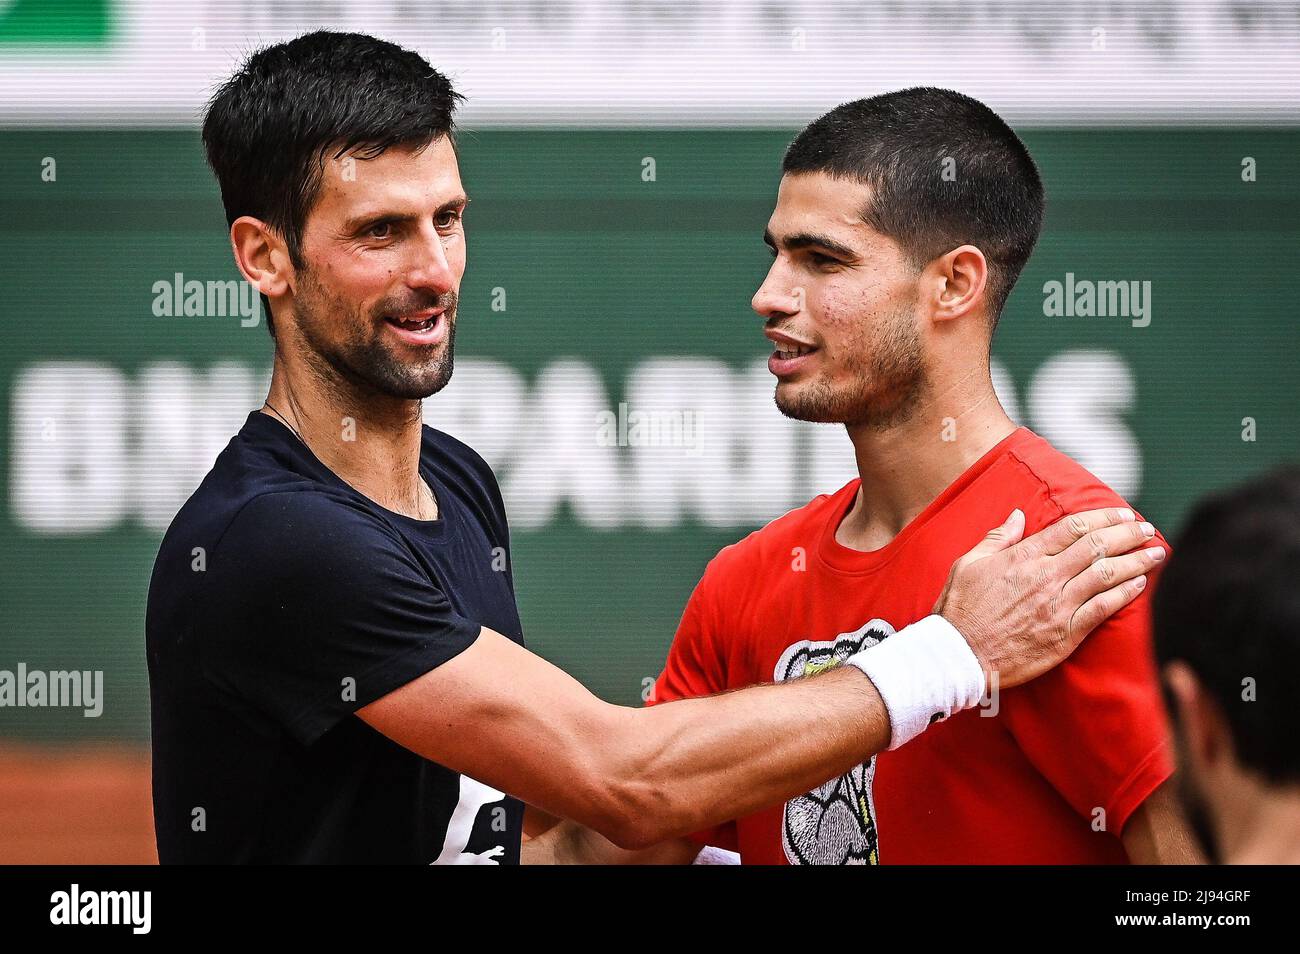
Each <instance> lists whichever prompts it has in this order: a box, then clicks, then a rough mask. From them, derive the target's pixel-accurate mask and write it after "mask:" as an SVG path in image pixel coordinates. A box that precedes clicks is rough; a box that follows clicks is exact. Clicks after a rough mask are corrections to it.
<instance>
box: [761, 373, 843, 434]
mask: <svg viewBox="0 0 1300 954" xmlns="http://www.w3.org/2000/svg"><path fill="white" fill-rule="evenodd" d="M775 398H776V409H777V410H778V411H780V412H781V413H782V414H784V415H785V416H786V417H788V418H790V419H791V420H795V421H808V422H809V423H812V424H843V423H844V422H845V421H846V420H848V417H846V416H845V415H844V414H843V410H842V408H839V407H838V406H837V405H836V402H834V401H833V400H831V399H830V396H829V395H826V394H817V393H809V389H808V388H807V387H803V388H800V387H798V386H796V385H793V384H788V383H785V382H782V383H779V384H777V386H776V395H775Z"/></svg>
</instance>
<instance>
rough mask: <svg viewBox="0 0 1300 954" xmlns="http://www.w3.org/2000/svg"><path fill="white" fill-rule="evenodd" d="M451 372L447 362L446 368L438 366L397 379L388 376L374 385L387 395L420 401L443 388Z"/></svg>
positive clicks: (448, 380) (449, 379) (449, 378)
mask: <svg viewBox="0 0 1300 954" xmlns="http://www.w3.org/2000/svg"><path fill="white" fill-rule="evenodd" d="M451 372H452V368H451V363H450V362H448V363H447V366H446V368H439V369H438V370H437V371H435V372H433V373H430V374H422V375H416V376H413V377H403V378H399V379H392V378H390V379H388V380H385V381H382V382H376V383H375V387H376V388H377V390H379V391H382V392H383V393H384V394H387V395H388V396H389V397H395V398H401V399H402V400H405V401H422V400H424V399H425V398H427V397H433V396H434V395H435V394H437V393H438V392H439V391H441V390H442V389H443V388H445V387H446V386H447V384H448V383H449V382H450V381H451Z"/></svg>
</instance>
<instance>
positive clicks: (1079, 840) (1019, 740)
mask: <svg viewBox="0 0 1300 954" xmlns="http://www.w3.org/2000/svg"><path fill="white" fill-rule="evenodd" d="M858 484H859V481H857V480H854V481H852V482H851V483H849V484H848V485H847V486H845V487H844V488H843V489H842V490H840V491H839V492H837V493H835V494H831V495H829V496H821V497H818V498H817V499H816V500H813V501H812V502H811V503H809V504H808V505H807V506H805V507H801V508H800V509H798V510H793V511H791V512H790V513H787V514H786V515H785V516H783V517H780V518H778V519H777V520H775V521H773V522H772V523H770V524H768V525H767V526H766V527H764V528H763V529H761V530H758V531H756V532H754V533H752V534H750V535H749V536H748V537H746V538H745V539H744V540H742V541H740V542H739V543H737V544H734V545H732V546H729V547H727V548H725V549H724V550H722V552H720V553H719V554H718V555H717V556H716V557H715V558H714V559H713V561H712V562H710V564H709V566H708V569H707V570H706V571H705V573H704V577H703V579H701V580H700V582H699V584H698V585H697V586H696V588H695V592H694V593H693V594H692V595H691V599H690V602H689V603H688V604H687V606H686V609H685V611H684V613H683V615H682V621H681V625H680V626H679V627H678V630H677V635H676V638H675V640H674V642H673V645H672V648H671V650H670V651H669V654H668V661H667V664H666V667H665V669H664V672H663V674H662V675H661V676H660V677H659V681H658V683H657V684H656V686H655V693H654V697H653V700H652V701H654V702H668V701H671V700H673V699H680V698H684V697H690V696H700V695H708V694H711V693H716V692H721V691H723V690H726V689H733V688H739V687H742V686H747V685H752V684H754V683H760V682H772V681H778V682H779V681H782V680H784V679H788V678H791V677H793V676H797V675H801V674H806V673H812V672H815V671H818V670H820V669H824V668H827V666H830V665H838V664H839V663H841V662H842V661H843V660H844V659H845V658H846V657H847V656H849V655H851V654H852V653H854V652H856V651H857V650H858V649H859V648H861V647H863V646H865V645H869V644H870V643H871V641H872V640H876V639H882V638H887V637H888V636H889V635H890V634H892V633H894V632H895V631H897V630H901V629H902V628H903V627H904V626H905V625H907V624H908V623H913V622H915V621H917V620H919V619H921V618H923V617H925V616H927V615H929V614H930V612H931V610H932V609H933V607H934V603H935V600H936V599H937V598H938V596H939V592H940V590H942V589H943V584H944V581H945V580H946V579H947V577H948V571H949V569H950V568H951V566H952V564H953V561H954V560H956V559H957V558H958V557H959V556H961V555H962V554H963V553H965V552H966V551H968V550H969V549H971V547H973V546H974V545H975V544H976V543H978V542H979V540H980V539H981V538H982V537H983V536H984V534H985V533H987V532H988V531H989V530H990V529H991V528H993V527H995V526H998V525H999V524H1000V523H1002V521H1003V520H1005V519H1006V517H1007V514H1009V513H1010V512H1011V511H1012V509H1014V508H1016V507H1019V508H1020V509H1021V510H1023V511H1024V512H1025V517H1026V535H1028V534H1030V533H1033V532H1035V531H1037V530H1040V529H1042V528H1043V527H1045V526H1048V525H1049V524H1051V523H1054V522H1055V521H1056V520H1058V519H1059V518H1060V517H1062V516H1064V515H1065V514H1067V513H1072V512H1077V511H1080V510H1091V509H1094V508H1097V507H1108V506H1122V505H1125V504H1124V502H1123V501H1122V500H1121V499H1120V498H1119V496H1118V495H1116V494H1115V493H1114V491H1112V490H1110V489H1109V488H1108V487H1106V486H1105V485H1104V484H1102V483H1101V482H1100V481H1099V480H1098V479H1097V478H1096V477H1094V476H1093V475H1092V474H1090V473H1088V472H1087V471H1086V470H1084V469H1083V468H1082V467H1080V466H1079V465H1078V464H1076V463H1074V461H1072V460H1070V459H1069V458H1068V457H1066V456H1065V455H1063V454H1061V453H1060V452H1058V451H1057V450H1055V449H1054V448H1053V447H1052V446H1051V445H1050V444H1048V443H1047V442H1046V441H1045V440H1043V439H1042V438H1041V437H1039V436H1038V435H1036V434H1034V433H1033V432H1031V431H1029V430H1027V429H1025V428H1020V429H1019V430H1017V431H1016V432H1015V433H1013V434H1011V435H1010V436H1009V437H1007V438H1006V439H1005V440H1003V441H1002V442H1001V443H999V444H998V445H997V446H996V447H994V448H993V449H992V450H990V451H989V452H988V453H987V454H986V455H985V456H984V457H982V458H981V459H980V460H979V461H978V462H977V463H975V464H974V465H973V466H972V467H970V468H969V469H968V470H967V471H966V472H965V473H963V474H962V475H961V476H960V477H959V478H957V480H956V481H955V482H954V483H953V484H952V485H951V486H949V487H948V488H947V489H946V490H945V491H944V492H943V493H941V494H940V495H939V496H938V497H937V498H935V500H934V501H932V502H931V503H930V505H929V506H928V507H926V508H925V510H924V511H922V513H921V514H920V515H919V516H918V517H917V518H916V519H915V520H913V521H912V522H911V523H909V524H908V525H907V526H906V527H905V528H904V529H903V531H902V532H901V533H900V534H899V535H898V536H897V537H895V538H894V539H893V540H892V541H891V542H890V543H889V544H888V545H887V546H885V547H882V548H881V549H879V550H874V551H872V552H869V553H867V552H862V551H858V550H852V549H849V548H847V547H844V546H842V545H841V544H839V543H837V542H836V540H835V531H836V529H837V528H838V526H839V524H840V522H841V521H842V520H843V518H844V516H845V514H847V513H848V511H849V509H850V508H851V507H852V505H853V502H854V498H855V496H856V495H857V491H858ZM1159 542H1160V543H1161V544H1163V545H1165V546H1166V547H1167V546H1168V544H1166V543H1165V541H1164V540H1163V538H1160V539H1159ZM1150 592H1151V587H1150V586H1148V588H1147V590H1146V591H1144V592H1143V594H1142V596H1140V597H1139V598H1138V599H1137V600H1135V601H1134V602H1133V603H1131V604H1130V605H1129V606H1127V607H1125V608H1124V609H1123V610H1121V611H1120V612H1119V613H1117V614H1116V615H1115V616H1113V617H1112V618H1111V619H1110V620H1108V621H1107V622H1106V623H1105V624H1103V625H1102V626H1100V627H1099V628H1098V629H1097V630H1095V631H1094V632H1093V633H1092V634H1091V635H1090V636H1089V637H1088V638H1087V639H1086V640H1085V641H1084V643H1083V644H1082V645H1081V646H1080V647H1079V649H1077V650H1076V651H1075V652H1074V654H1073V655H1071V656H1070V658H1069V659H1067V660H1066V661H1065V662H1064V663H1062V664H1061V665H1059V666H1057V667H1056V668H1055V669H1053V670H1051V671H1050V672H1048V673H1046V674H1045V675H1043V676H1040V677H1039V678H1038V679H1035V680H1033V681H1032V682H1030V683H1026V684H1025V685H1023V686H1018V687H1015V688H1013V689H1005V690H1002V691H1001V692H1000V693H999V694H998V710H997V713H996V715H992V716H990V715H982V714H981V713H982V710H981V709H979V708H976V709H970V710H967V711H965V712H961V713H959V714H957V715H955V716H953V717H951V718H950V719H947V720H946V721H943V722H940V723H938V724H936V725H933V726H931V727H930V728H928V729H927V730H926V731H925V732H924V733H923V734H922V735H920V736H919V737H917V738H916V739H914V740H912V741H911V742H909V743H908V744H907V745H905V746H903V747H902V748H900V749H898V750H896V751H892V752H884V753H881V754H880V755H878V756H876V757H875V758H874V759H872V760H871V761H869V762H868V763H866V764H865V765H861V766H859V767H857V768H856V769H854V770H853V771H852V772H850V773H848V774H847V775H845V776H843V777H841V778H838V779H835V780H834V781H832V782H829V783H827V784H826V785H823V786H821V787H820V788H818V789H817V790H815V791H814V792H810V793H808V794H807V795H803V796H801V797H799V798H796V799H793V800H791V801H790V802H787V803H786V804H785V805H783V806H782V805H778V806H775V807H773V808H770V809H768V810H766V811H762V812H759V813H757V814H755V815H751V816H749V817H747V818H741V819H738V820H736V821H733V822H730V823H728V824H726V825H722V826H720V827H718V828H715V829H711V830H709V831H706V832H701V833H699V834H698V835H697V836H696V837H697V839H698V840H700V841H703V842H707V843H709V844H713V845H717V846H719V847H723V848H729V849H731V850H733V851H739V852H740V853H741V856H742V859H743V860H744V862H745V863H748V864H786V863H790V864H843V863H867V864H878V863H886V864H967V863H982V864H1010V863H1020V864H1036V863H1063V864H1079V863H1124V862H1125V861H1126V860H1127V856H1126V855H1125V852H1124V848H1123V846H1122V844H1121V842H1120V840H1119V837H1118V835H1119V833H1120V831H1121V830H1122V829H1123V826H1124V823H1125V822H1126V821H1127V820H1128V818H1129V815H1130V814H1132V812H1133V809H1134V808H1136V807H1137V806H1138V805H1139V804H1141V802H1142V801H1143V799H1145V798H1146V797H1147V796H1148V795H1149V794H1150V793H1151V792H1152V791H1153V790H1154V789H1155V788H1156V787H1157V786H1158V785H1159V784H1160V783H1161V782H1163V781H1164V780H1165V779H1166V778H1168V777H1169V775H1170V773H1171V772H1172V770H1173V765H1172V758H1171V754H1170V751H1169V747H1168V745H1167V738H1168V736H1167V726H1166V722H1165V715H1164V708H1163V705H1162V702H1161V698H1160V693H1159V689H1158V684H1157V680H1156V672H1155V663H1154V659H1153V656H1152V652H1151V638H1150V628H1149V613H1148V606H1147V599H1148V595H1149V593H1150ZM903 638H906V637H905V636H904V637H903ZM988 711H990V712H991V711H992V709H991V707H990V709H989V710H988Z"/></svg>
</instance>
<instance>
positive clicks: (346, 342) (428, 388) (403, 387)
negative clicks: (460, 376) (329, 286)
mask: <svg viewBox="0 0 1300 954" xmlns="http://www.w3.org/2000/svg"><path fill="white" fill-rule="evenodd" d="M298 274H299V276H300V278H301V282H300V284H299V293H298V296H297V298H296V300H295V302H294V307H295V313H296V316H297V318H298V328H299V331H300V333H301V334H302V338H303V341H304V343H305V344H306V346H307V359H308V361H309V363H310V364H311V366H312V367H313V368H314V369H315V371H316V373H317V375H318V376H320V377H323V378H325V379H326V380H327V381H330V379H333V383H334V384H335V385H336V386H337V389H338V390H350V391H360V392H362V393H378V394H382V395H384V396H385V397H390V398H398V399H400V400H408V401H410V400H421V399H423V398H427V397H430V396H431V395H434V394H437V393H438V392H439V391H441V390H442V389H443V388H444V387H446V386H447V382H448V381H450V380H451V374H452V369H453V365H454V353H455V343H456V306H457V303H458V299H457V295H456V292H455V291H454V290H453V291H449V292H446V293H445V294H442V295H432V294H428V293H425V294H424V295H423V296H422V297H420V298H419V299H418V300H414V301H404V302H388V301H385V302H381V303H380V305H379V306H378V307H377V309H376V312H375V313H374V314H373V315H365V314H362V313H361V312H360V310H359V309H357V308H356V307H355V306H353V305H352V304H350V303H349V302H347V301H344V300H343V299H340V298H338V297H336V296H333V295H331V294H329V293H328V291H327V290H326V289H325V288H323V287H322V286H321V285H320V283H319V282H317V281H316V280H315V276H314V275H313V274H312V272H311V271H310V269H300V270H299V272H298ZM435 307H441V308H443V309H444V311H443V315H442V319H441V320H443V321H446V322H447V337H446V339H445V340H444V341H443V342H442V343H441V344H440V345H438V346H436V347H434V348H430V349H427V350H428V351H429V354H428V356H427V357H421V358H419V359H411V358H409V357H408V358H405V359H403V358H402V357H401V352H400V351H398V350H397V349H399V348H401V347H402V346H401V345H398V344H396V343H395V342H394V343H389V342H388V341H386V340H385V336H386V335H387V331H386V328H385V324H386V323H385V322H384V319H383V318H382V317H381V316H382V315H385V314H409V313H411V312H414V311H422V310H424V309H426V308H435ZM344 316H346V318H344ZM341 319H342V323H343V325H344V327H345V329H346V334H345V335H344V336H343V337H342V338H339V337H338V336H335V337H333V338H331V337H330V336H329V335H328V334H326V333H325V330H326V328H327V327H328V325H330V324H335V323H339V322H340V320H341ZM406 350H408V351H415V350H417V349H415V348H410V347H408V348H406Z"/></svg>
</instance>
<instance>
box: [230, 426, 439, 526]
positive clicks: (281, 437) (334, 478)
mask: <svg viewBox="0 0 1300 954" xmlns="http://www.w3.org/2000/svg"><path fill="white" fill-rule="evenodd" d="M257 418H261V419H262V420H263V421H265V422H266V423H265V424H262V423H258V424H253V421H254V420H255V419H257ZM245 423H246V426H247V425H252V426H253V428H254V429H255V430H257V429H259V428H260V429H261V431H262V433H263V434H264V435H265V436H266V437H267V438H269V439H273V440H275V441H276V442H277V443H279V444H280V445H281V446H283V447H287V448H288V449H289V451H290V452H291V453H293V454H295V455H297V456H299V457H301V458H303V459H304V460H306V461H307V463H308V465H309V466H310V467H311V469H312V470H313V471H316V472H317V473H316V476H318V477H320V478H321V479H322V480H324V481H325V482H326V483H329V484H332V485H333V486H335V487H337V488H339V489H340V490H343V491H345V492H346V493H348V494H349V495H351V496H353V497H356V498H357V499H359V500H361V501H363V502H364V503H365V505H366V506H368V507H370V508H372V509H374V510H375V511H377V512H378V513H379V514H381V515H382V516H384V517H386V518H388V519H389V520H392V521H394V522H396V523H399V524H402V525H405V526H406V527H408V528H410V529H413V530H415V531H416V532H418V533H420V534H421V535H422V536H423V537H425V538H426V539H431V540H441V539H444V538H445V537H446V536H447V533H448V522H447V519H446V517H447V509H446V506H445V503H446V501H447V500H449V499H450V497H451V495H450V494H449V493H447V492H446V490H445V489H444V488H443V485H442V482H441V481H440V480H438V479H437V477H436V476H435V475H434V473H433V468H432V467H430V466H428V464H427V461H426V460H425V454H424V451H425V447H426V444H427V439H428V436H429V435H428V430H429V429H428V428H427V427H425V426H424V425H421V432H420V476H421V477H423V478H424V479H425V481H426V482H428V484H429V489H430V490H431V491H433V497H434V503H435V504H436V505H437V507H438V516H437V518H436V519H433V520H420V519H418V518H416V517H408V516H407V515H406V514H403V513H398V512H397V511H396V510H389V509H388V508H387V507H385V506H384V505H383V504H381V503H378V502H377V501H375V500H372V499H371V498H370V497H367V496H366V495H365V494H363V493H362V492H361V491H359V490H357V488H355V487H353V486H352V485H351V484H349V483H348V482H347V481H346V480H344V479H343V478H342V477H340V476H339V475H338V474H336V473H334V471H332V470H331V469H330V468H329V467H328V466H327V465H326V464H325V463H324V461H322V460H321V459H320V458H319V457H317V456H316V454H315V453H314V452H313V451H312V449H311V448H310V447H309V446H308V445H307V442H306V441H304V440H302V438H300V437H299V436H298V435H297V434H295V433H294V432H293V430H292V429H291V428H290V427H289V426H288V425H287V424H285V423H284V422H283V421H279V420H277V419H276V418H275V417H273V416H272V415H270V414H263V413H262V412H261V411H252V412H250V413H249V415H248V421H247V422H245Z"/></svg>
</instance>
